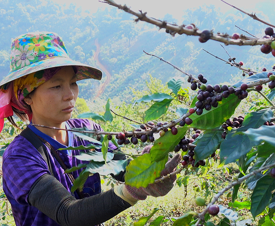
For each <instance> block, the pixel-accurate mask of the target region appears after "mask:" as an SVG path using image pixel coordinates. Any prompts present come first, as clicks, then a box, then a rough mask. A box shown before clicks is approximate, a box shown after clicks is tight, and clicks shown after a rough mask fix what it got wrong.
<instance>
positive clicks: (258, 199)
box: [251, 175, 275, 218]
mask: <svg viewBox="0 0 275 226" xmlns="http://www.w3.org/2000/svg"><path fill="white" fill-rule="evenodd" d="M274 186H275V181H274V179H273V178H272V177H271V176H269V175H266V176H264V177H262V178H261V179H260V180H259V181H258V182H257V185H256V187H255V189H254V191H253V193H252V196H251V213H252V216H253V217H254V218H255V217H256V216H257V215H259V214H260V213H261V212H263V211H264V209H265V207H266V206H267V205H268V204H269V201H270V199H271V191H272V190H273V189H274Z"/></svg>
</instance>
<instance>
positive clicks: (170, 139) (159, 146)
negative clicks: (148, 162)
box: [150, 126, 188, 161]
mask: <svg viewBox="0 0 275 226" xmlns="http://www.w3.org/2000/svg"><path fill="white" fill-rule="evenodd" d="M187 130H188V127H187V126H184V127H181V128H178V133H177V134H176V135H173V134H172V133H171V131H168V132H166V133H165V135H164V136H163V137H160V138H159V139H157V140H156V141H155V142H154V145H153V147H152V148H151V150H150V154H151V158H152V161H160V160H162V159H163V158H166V156H167V154H168V152H171V151H173V150H174V149H175V147H176V145H178V144H179V142H180V140H181V139H182V138H183V137H184V135H185V133H186V131H187Z"/></svg>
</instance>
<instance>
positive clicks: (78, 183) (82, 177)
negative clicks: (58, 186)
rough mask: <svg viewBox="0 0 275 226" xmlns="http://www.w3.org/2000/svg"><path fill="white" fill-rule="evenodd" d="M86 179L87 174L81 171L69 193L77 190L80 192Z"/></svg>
mask: <svg viewBox="0 0 275 226" xmlns="http://www.w3.org/2000/svg"><path fill="white" fill-rule="evenodd" d="M88 177H89V172H86V171H85V170H83V171H82V172H81V173H80V174H79V176H78V178H76V179H75V181H74V183H73V186H72V188H71V192H75V191H76V190H77V189H78V188H79V189H80V190H82V188H83V186H84V184H85V182H86V180H87V178H88Z"/></svg>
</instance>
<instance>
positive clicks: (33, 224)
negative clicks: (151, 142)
mask: <svg viewBox="0 0 275 226" xmlns="http://www.w3.org/2000/svg"><path fill="white" fill-rule="evenodd" d="M68 124H69V125H70V127H71V128H83V127H86V128H88V129H93V130H94V129H96V130H102V129H101V127H100V126H99V125H98V124H96V123H94V122H92V121H89V120H86V119H71V120H69V121H68ZM72 139H73V140H72V141H71V142H72V143H73V146H74V147H76V146H80V145H84V146H85V145H86V146H87V145H88V144H89V142H88V141H84V140H82V139H79V138H77V137H76V136H72ZM109 146H110V147H111V148H112V149H116V147H115V146H114V145H113V144H112V143H110V144H109ZM47 151H48V153H49V156H50V162H51V164H52V169H53V173H54V176H55V177H56V178H57V180H58V181H60V182H61V183H62V184H63V186H64V187H65V188H66V189H67V190H68V192H70V189H71V187H72V183H71V181H70V179H69V177H68V176H67V174H65V173H64V170H63V169H62V167H61V166H60V164H59V163H58V161H57V160H56V159H55V158H54V157H53V156H52V155H51V152H50V150H49V149H48V148H47ZM78 154H80V151H79V150H73V151H72V156H74V155H78ZM59 155H60V157H61V158H62V160H63V162H64V163H65V165H66V166H67V168H71V167H73V166H77V165H78V164H81V163H87V162H85V161H80V160H78V159H76V158H74V157H72V156H70V155H68V154H67V153H66V152H62V151H59ZM2 170H3V189H4V192H5V194H6V196H7V198H8V200H9V201H10V203H11V207H12V212H13V216H14V220H15V223H16V225H17V226H42V225H45V226H46V225H47V226H56V225H59V224H57V223H56V222H55V221H53V220H52V219H50V218H49V217H48V216H46V215H45V214H43V213H42V212H40V211H39V210H38V209H36V208H35V207H33V206H30V204H29V203H28V194H29V191H30V189H31V187H32V185H33V183H34V182H35V181H36V180H37V179H38V178H39V177H41V176H42V175H44V174H46V173H48V174H50V172H49V170H48V167H47V164H46V162H45V160H44V159H43V157H42V156H41V155H40V153H39V152H38V151H37V150H36V149H35V147H34V146H33V145H32V144H31V143H30V142H29V141H28V140H26V139H25V138H24V137H22V136H20V135H19V136H17V137H16V138H15V139H14V140H13V141H12V142H11V143H10V145H9V146H8V147H7V149H6V150H5V152H4V155H3V165H2ZM80 172H81V170H77V171H75V172H73V176H74V177H75V178H77V177H78V175H79V173H80ZM84 187H89V188H92V191H93V194H98V193H100V192H101V186H100V177H99V174H94V175H93V176H90V177H89V178H88V180H87V181H86V184H85V185H84ZM72 195H74V194H72Z"/></svg>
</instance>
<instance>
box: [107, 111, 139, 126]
mask: <svg viewBox="0 0 275 226" xmlns="http://www.w3.org/2000/svg"><path fill="white" fill-rule="evenodd" d="M110 110H111V112H113V113H114V114H115V115H117V116H119V117H122V118H124V119H126V120H129V121H131V122H134V123H137V124H140V125H141V124H142V123H141V122H137V121H135V120H133V119H130V118H127V117H125V116H122V115H119V114H117V113H115V112H114V111H113V110H112V109H110Z"/></svg>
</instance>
